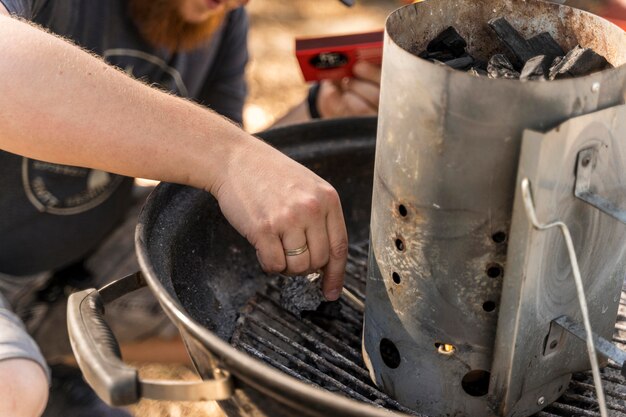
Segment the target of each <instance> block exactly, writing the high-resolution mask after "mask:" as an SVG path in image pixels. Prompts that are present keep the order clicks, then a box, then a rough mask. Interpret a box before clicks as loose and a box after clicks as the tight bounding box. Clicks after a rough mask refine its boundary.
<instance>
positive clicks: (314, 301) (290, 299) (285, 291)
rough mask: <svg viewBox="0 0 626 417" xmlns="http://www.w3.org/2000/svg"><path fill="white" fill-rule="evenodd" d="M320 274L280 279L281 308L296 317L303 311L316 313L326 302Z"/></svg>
mask: <svg viewBox="0 0 626 417" xmlns="http://www.w3.org/2000/svg"><path fill="white" fill-rule="evenodd" d="M321 282H322V280H321V279H319V275H318V274H312V275H307V276H295V277H286V276H283V277H280V279H279V281H278V287H279V288H280V304H281V306H282V307H283V308H284V309H285V310H288V311H290V312H292V313H293V314H295V315H296V316H299V315H300V313H302V312H303V311H315V310H317V308H318V307H319V306H320V305H321V304H322V303H323V302H325V301H326V298H324V294H323V293H322V288H321Z"/></svg>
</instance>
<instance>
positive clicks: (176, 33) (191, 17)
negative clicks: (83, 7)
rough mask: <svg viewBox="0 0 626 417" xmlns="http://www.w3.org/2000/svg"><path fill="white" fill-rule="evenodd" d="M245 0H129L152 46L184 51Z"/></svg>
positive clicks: (196, 44) (204, 37)
mask: <svg viewBox="0 0 626 417" xmlns="http://www.w3.org/2000/svg"><path fill="white" fill-rule="evenodd" d="M247 2H248V0H129V11H130V14H131V16H132V18H133V20H134V21H135V24H136V25H137V28H138V29H139V32H140V33H141V34H142V35H143V37H144V38H145V39H146V40H147V41H148V42H149V43H151V44H152V45H153V46H157V47H164V48H167V49H169V50H170V51H172V52H174V51H186V50H190V49H194V48H196V47H198V46H199V45H200V44H202V43H204V42H206V41H208V40H209V39H210V38H211V36H212V35H213V33H214V32H215V30H216V29H217V28H219V26H220V24H221V23H222V20H223V19H224V17H225V16H226V13H228V12H229V11H231V10H233V9H235V8H237V7H240V6H243V5H245V4H246V3H247Z"/></svg>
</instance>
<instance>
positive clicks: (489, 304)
mask: <svg viewBox="0 0 626 417" xmlns="http://www.w3.org/2000/svg"><path fill="white" fill-rule="evenodd" d="M495 309H496V303H494V302H493V301H485V302H484V303H483V310H485V311H486V312H488V313H490V312H492V311H493V310H495Z"/></svg>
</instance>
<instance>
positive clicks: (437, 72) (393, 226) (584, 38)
mask: <svg viewBox="0 0 626 417" xmlns="http://www.w3.org/2000/svg"><path fill="white" fill-rule="evenodd" d="M500 16H504V17H506V18H507V20H509V22H511V23H512V24H513V26H515V27H516V28H517V29H518V30H519V31H520V32H521V33H522V34H523V35H524V36H525V37H527V38H528V37H531V36H533V35H537V34H539V33H541V32H545V31H547V32H550V34H551V35H552V36H553V37H554V38H555V39H556V40H557V41H558V42H559V43H560V45H561V46H562V47H563V48H564V49H565V50H568V49H571V48H573V47H574V46H576V45H577V44H580V45H582V46H584V47H590V48H593V49H594V50H595V51H596V52H598V53H600V54H601V55H603V56H605V57H606V58H607V60H608V61H609V62H611V63H612V64H613V65H614V66H615V67H618V66H619V65H621V64H623V63H624V62H625V61H626V48H625V47H624V46H626V36H625V35H624V33H623V32H622V31H621V29H619V28H618V27H617V26H614V25H612V24H610V23H608V22H606V21H605V20H603V19H601V18H599V17H597V16H593V15H591V14H588V13H585V12H582V11H579V10H575V9H572V8H569V7H566V6H560V5H557V4H552V3H546V2H542V1H534V0H526V1H523V0H498V1H496V0H484V1H480V2H477V1H475V0H426V1H423V2H420V3H416V4H412V5H409V6H405V7H403V8H401V9H398V10H397V11H395V12H393V13H392V14H391V15H390V16H389V18H388V20H387V22H386V28H385V29H386V30H385V41H384V55H383V56H384V59H383V72H382V86H381V101H380V110H379V126H378V135H377V148H376V163H375V176H374V190H373V206H372V218H371V246H370V260H369V266H370V268H369V273H368V282H367V304H366V312H365V324H364V340H363V351H364V356H365V358H366V362H367V364H368V368H369V369H370V374H371V376H372V379H373V380H374V381H375V382H376V384H377V385H378V386H379V387H381V388H382V389H384V390H385V391H386V392H388V393H390V394H391V395H392V396H394V397H395V398H396V399H397V400H399V401H400V402H401V403H403V404H404V405H406V406H408V407H410V408H412V409H414V410H417V411H419V412H422V413H424V414H427V415H430V416H456V415H472V416H484V415H494V414H496V412H495V411H493V410H492V409H491V407H490V401H489V395H488V393H489V388H488V387H489V379H490V370H491V366H492V360H493V349H494V339H495V334H496V327H497V319H498V312H499V309H500V308H501V306H500V305H499V302H500V294H501V288H502V279H503V276H504V275H505V274H506V269H507V266H506V256H507V239H508V233H509V228H510V224H511V216H512V205H513V198H514V191H515V190H514V188H515V180H516V174H517V164H518V159H519V152H520V144H521V138H522V133H523V131H524V130H525V129H532V130H538V131H546V130H548V129H551V128H554V127H555V126H557V125H558V124H560V123H562V122H564V121H566V120H568V119H569V118H572V117H574V116H579V115H583V114H587V113H592V112H594V111H597V110H600V109H603V108H607V107H612V106H615V105H617V104H620V103H623V102H624V91H625V88H624V86H625V85H626V67H619V68H615V69H611V70H605V71H602V72H600V73H596V74H592V75H589V76H585V77H581V78H575V79H565V80H557V81H552V82H526V83H524V82H520V81H517V80H493V79H488V78H486V77H475V76H472V75H470V74H468V73H465V72H461V71H455V70H452V69H450V68H447V67H444V66H440V65H435V64H433V63H430V62H428V61H426V60H423V59H421V58H418V57H417V56H416V55H417V54H418V53H419V52H421V51H423V50H424V49H425V48H426V45H427V43H428V42H429V41H430V40H431V39H433V38H434V37H435V36H436V35H437V34H438V33H439V32H440V31H442V30H443V29H445V28H446V27H448V26H454V27H455V28H456V29H457V31H458V32H459V33H460V34H461V35H462V36H463V37H464V38H465V39H466V40H467V42H468V50H469V52H470V53H471V54H472V55H473V56H475V57H476V58H479V59H483V60H487V59H488V58H489V57H490V56H491V55H493V54H494V53H503V52H504V51H503V48H502V47H501V46H500V45H499V43H498V41H497V40H496V38H495V35H494V34H493V33H492V32H491V30H490V29H489V27H488V26H487V22H488V21H489V20H490V19H492V18H494V17H500Z"/></svg>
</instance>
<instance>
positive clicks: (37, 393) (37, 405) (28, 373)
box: [0, 359, 49, 417]
mask: <svg viewBox="0 0 626 417" xmlns="http://www.w3.org/2000/svg"><path fill="white" fill-rule="evenodd" d="M0 381H1V382H0V416H7V417H38V416H40V415H41V414H42V413H43V411H44V409H45V407H46V404H47V402H48V389H49V388H48V379H47V377H46V373H45V372H44V370H43V369H42V368H41V366H40V365H39V364H38V363H37V362H34V361H32V360H28V359H6V360H1V361H0Z"/></svg>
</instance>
